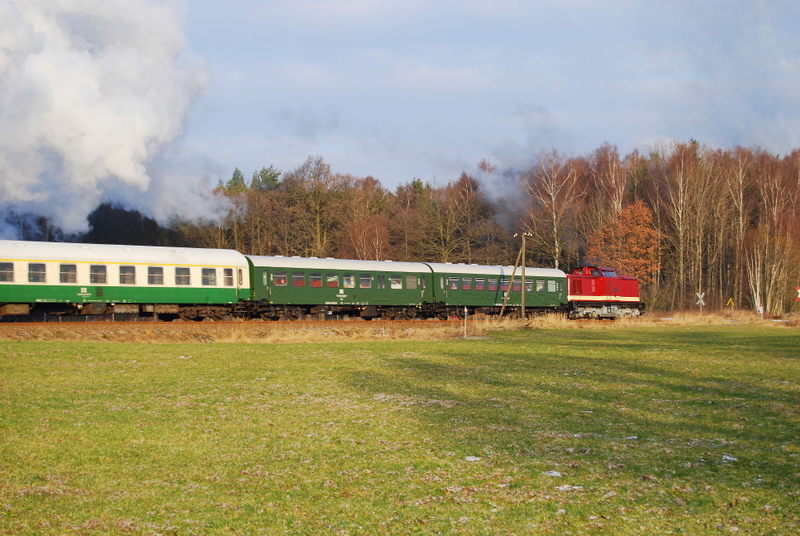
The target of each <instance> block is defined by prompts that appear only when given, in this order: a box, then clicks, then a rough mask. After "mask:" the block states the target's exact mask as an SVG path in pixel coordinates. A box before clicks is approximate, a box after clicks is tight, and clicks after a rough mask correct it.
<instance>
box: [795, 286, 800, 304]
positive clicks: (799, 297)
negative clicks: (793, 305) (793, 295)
mask: <svg viewBox="0 0 800 536" xmlns="http://www.w3.org/2000/svg"><path fill="white" fill-rule="evenodd" d="M795 290H797V301H800V287H797V288H796V289H795Z"/></svg>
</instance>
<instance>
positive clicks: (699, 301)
mask: <svg viewBox="0 0 800 536" xmlns="http://www.w3.org/2000/svg"><path fill="white" fill-rule="evenodd" d="M695 294H696V295H697V305H705V304H706V302H704V301H703V298H704V297H705V296H706V293H705V292H695Z"/></svg>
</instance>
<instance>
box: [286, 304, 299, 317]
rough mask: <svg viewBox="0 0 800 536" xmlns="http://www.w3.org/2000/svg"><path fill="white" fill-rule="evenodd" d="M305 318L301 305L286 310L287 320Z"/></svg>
mask: <svg viewBox="0 0 800 536" xmlns="http://www.w3.org/2000/svg"><path fill="white" fill-rule="evenodd" d="M302 318H303V310H302V309H300V308H299V307H298V308H296V309H287V310H286V320H301V319H302Z"/></svg>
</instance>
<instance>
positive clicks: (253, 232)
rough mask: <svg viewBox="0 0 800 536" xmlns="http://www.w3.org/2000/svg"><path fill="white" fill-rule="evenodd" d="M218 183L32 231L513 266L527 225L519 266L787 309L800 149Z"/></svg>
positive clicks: (553, 155) (695, 147)
mask: <svg viewBox="0 0 800 536" xmlns="http://www.w3.org/2000/svg"><path fill="white" fill-rule="evenodd" d="M500 186H502V188H500ZM213 194H214V195H215V196H221V197H224V198H225V200H227V202H228V203H227V205H225V206H227V207H228V208H227V210H226V213H225V214H224V215H222V216H221V217H219V218H216V219H213V220H212V219H209V220H208V221H194V222H189V221H180V220H174V221H172V222H171V223H170V224H169V225H165V226H161V225H158V224H157V223H156V222H155V221H153V220H150V219H149V218H147V217H145V216H143V215H142V214H140V213H138V212H135V211H130V210H126V209H125V208H123V207H118V206H114V205H110V204H105V205H102V206H100V207H98V209H97V210H96V211H95V212H94V213H93V214H92V215H90V216H89V225H90V227H89V231H88V232H87V233H85V234H84V235H81V236H79V237H64V236H63V235H62V234H60V233H59V232H58V230H57V229H56V230H53V229H47V226H48V222H47V219H46V218H39V220H38V223H36V224H35V225H33V227H35V229H33V228H29V229H27V234H28V235H30V234H37V233H38V234H39V235H41V234H44V235H46V236H44V239H51V240H53V239H55V240H60V239H77V240H80V241H84V242H94V243H129V244H149V245H182V246H195V247H210V248H231V249H236V250H238V251H240V252H242V253H246V254H254V255H284V256H293V255H297V256H312V257H338V258H350V259H371V260H394V261H434V262H452V263H477V264H513V263H514V260H515V258H517V254H518V252H519V249H520V247H521V243H522V241H521V235H522V234H523V233H524V234H525V237H526V238H527V239H526V240H525V244H526V252H525V253H526V258H527V264H528V265H529V266H530V265H533V266H542V267H554V268H560V269H562V270H565V271H569V270H571V269H572V268H576V267H578V266H581V265H584V264H598V265H602V266H611V267H614V268H616V269H617V271H618V272H620V273H622V274H626V275H631V276H634V277H637V278H638V279H639V280H640V283H641V285H642V296H643V300H644V301H646V302H647V303H648V306H649V307H650V308H651V309H657V310H664V311H671V310H687V309H692V308H696V307H697V306H696V301H697V294H698V293H699V294H702V293H705V298H704V300H705V304H706V306H707V307H709V308H711V309H722V308H724V307H725V306H726V305H731V304H733V305H735V306H736V307H749V308H752V309H754V310H758V309H759V308H762V307H763V310H764V311H765V312H766V313H768V314H772V315H780V314H783V313H785V312H787V311H789V310H792V309H796V308H797V305H796V300H795V298H796V296H797V292H796V291H795V287H796V286H800V267H799V265H800V263H799V262H798V261H799V260H800V216H798V214H800V210H799V209H800V206H799V203H800V150H795V151H793V152H792V153H791V154H789V155H786V156H777V155H773V154H770V153H768V152H766V151H764V150H762V149H759V148H743V147H736V148H733V149H712V148H708V147H705V146H703V145H701V144H700V143H699V142H697V141H695V140H690V141H689V142H687V143H674V144H672V145H670V146H668V147H663V148H661V149H659V150H655V151H652V152H650V153H649V154H641V153H640V152H638V151H633V152H631V153H629V154H627V155H624V156H621V155H620V154H619V151H618V149H617V147H615V146H613V145H610V144H604V145H602V146H601V147H600V148H598V149H596V150H595V151H594V152H592V153H591V154H589V155H585V156H572V155H564V154H561V153H559V152H558V151H556V150H545V151H542V152H541V153H540V154H539V155H536V156H535V157H533V158H532V159H531V165H530V167H528V168H527V169H521V170H500V169H498V168H497V167H496V166H495V165H494V164H492V162H490V161H488V160H481V161H480V162H478V163H477V165H476V167H475V169H474V170H472V171H464V172H462V173H461V175H460V176H459V177H454V178H453V179H452V180H449V181H448V182H446V183H445V184H436V183H434V184H431V183H430V182H423V181H422V180H420V179H416V178H415V179H412V180H410V181H409V182H408V183H405V184H401V185H399V186H398V187H397V188H396V189H395V191H389V190H387V189H386V188H384V187H383V186H382V185H381V183H380V181H379V180H377V179H375V178H373V177H369V176H368V177H354V176H351V175H349V174H346V173H339V172H336V171H334V170H332V169H331V166H330V165H329V164H328V163H326V162H325V160H324V159H323V158H322V157H309V158H308V159H307V160H306V161H305V162H303V163H302V164H301V165H300V166H299V167H297V168H296V169H294V170H290V171H285V172H282V171H279V170H276V169H275V168H274V167H272V166H270V167H264V168H262V169H261V170H259V171H255V172H253V173H252V175H251V176H250V177H249V178H248V177H247V176H246V175H245V174H244V173H243V172H242V171H240V170H239V169H238V168H237V169H236V170H234V172H233V174H232V176H231V177H230V179H227V180H224V181H223V180H220V181H219V182H218V184H217V185H216V188H215V189H214V192H213ZM29 227H30V225H29ZM43 229H44V230H43ZM20 230H21V231H25V230H24V229H20ZM21 234H26V233H25V232H22V233H21ZM40 238H41V237H40Z"/></svg>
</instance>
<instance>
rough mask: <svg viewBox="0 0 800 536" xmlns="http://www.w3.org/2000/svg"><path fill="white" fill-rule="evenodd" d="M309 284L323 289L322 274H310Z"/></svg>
mask: <svg viewBox="0 0 800 536" xmlns="http://www.w3.org/2000/svg"><path fill="white" fill-rule="evenodd" d="M308 284H309V286H311V287H313V288H322V274H321V273H310V274H308Z"/></svg>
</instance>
